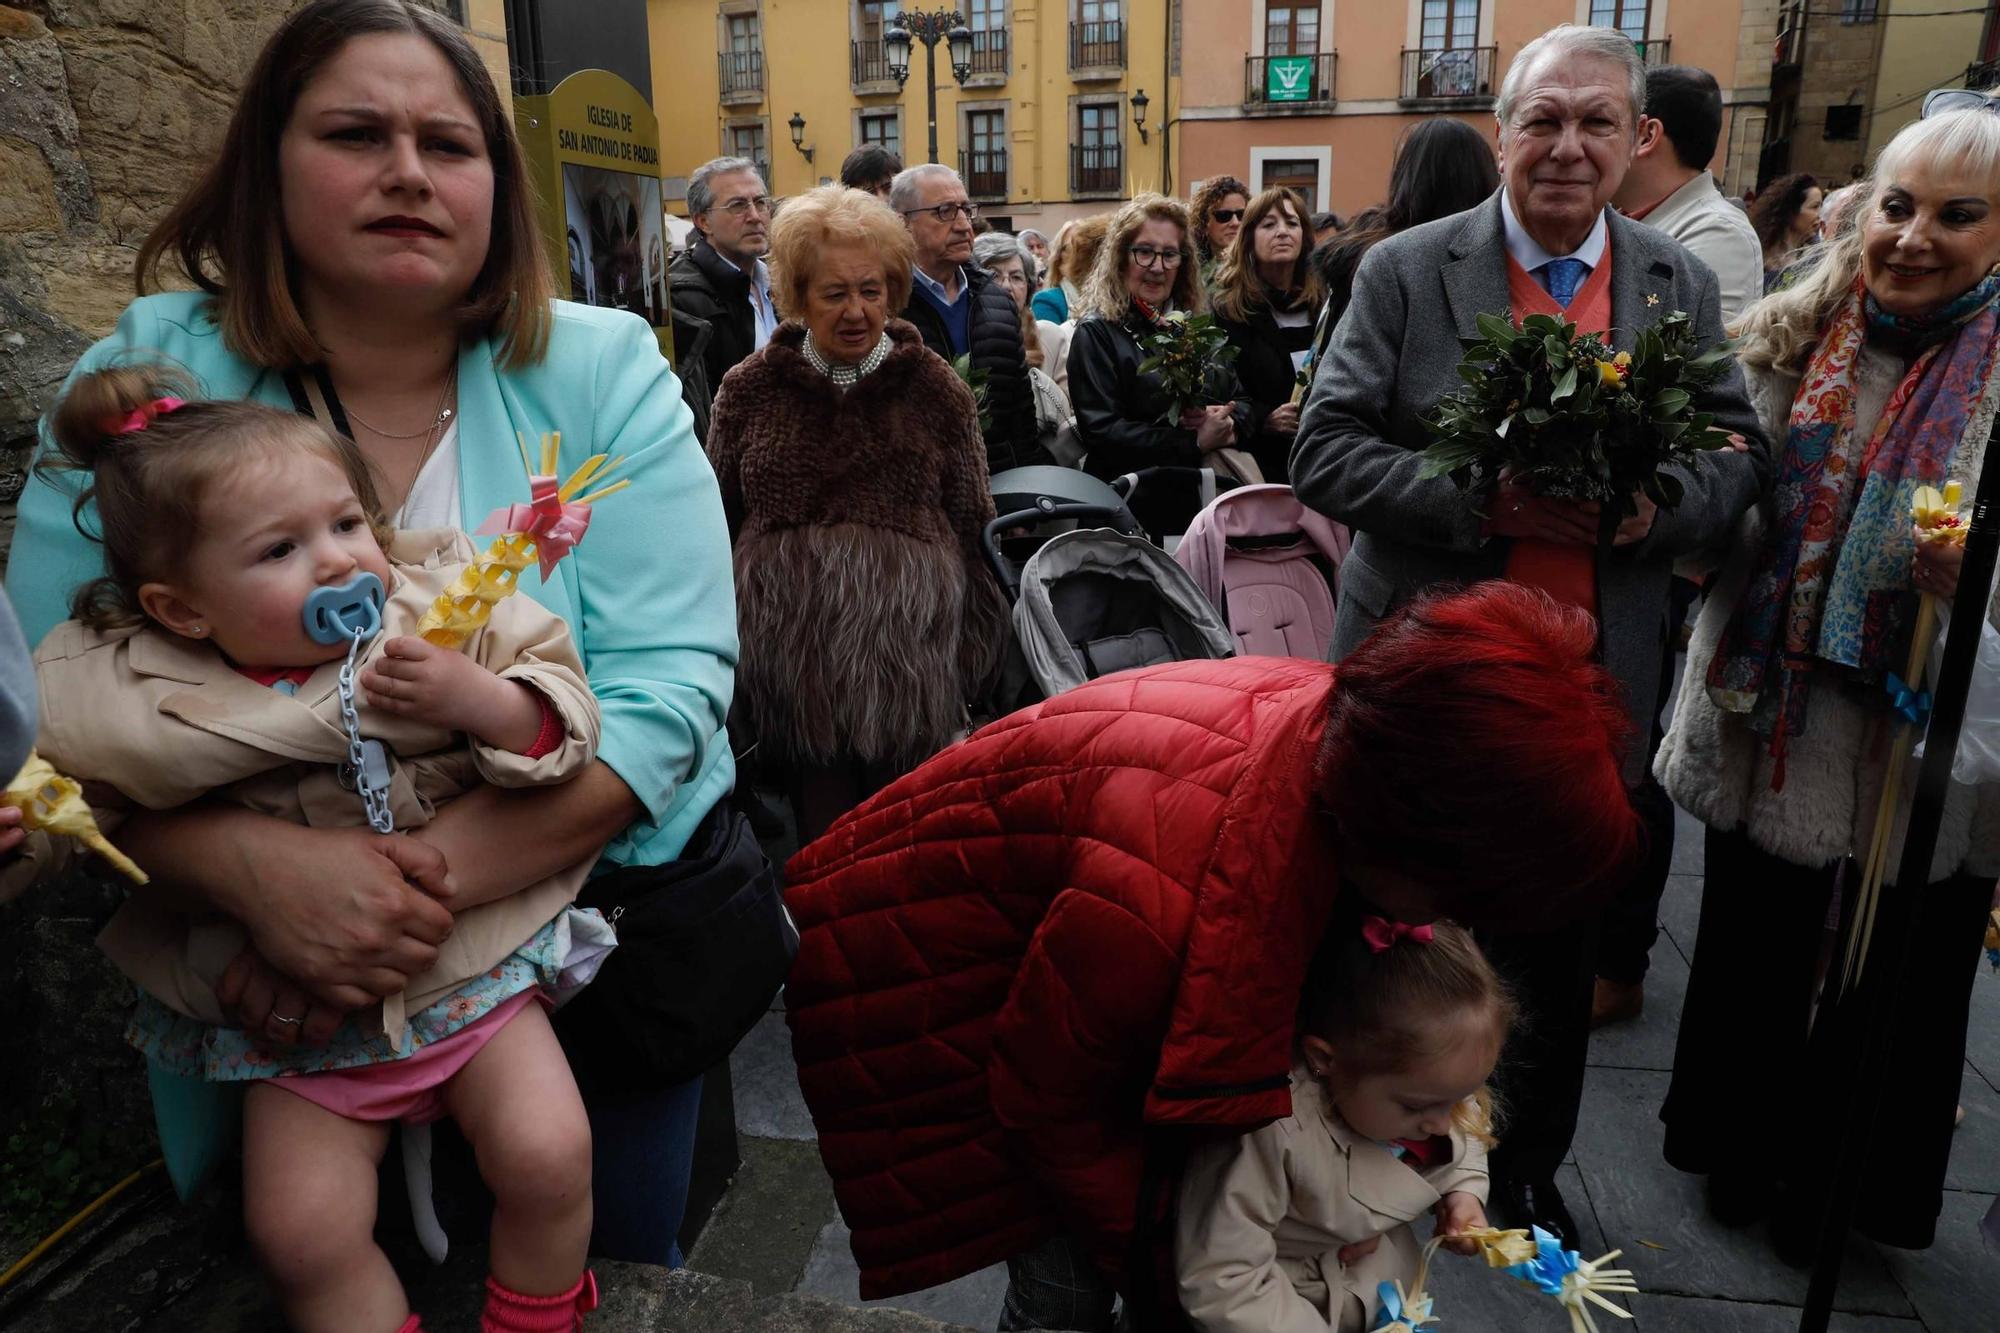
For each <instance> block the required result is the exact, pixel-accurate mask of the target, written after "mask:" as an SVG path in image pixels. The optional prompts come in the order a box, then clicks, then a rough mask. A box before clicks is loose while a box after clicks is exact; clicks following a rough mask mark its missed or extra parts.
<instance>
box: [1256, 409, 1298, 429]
mask: <svg viewBox="0 0 2000 1333" xmlns="http://www.w3.org/2000/svg"><path fill="white" fill-rule="evenodd" d="M1264 432H1265V433H1266V434H1267V435H1297V434H1298V433H1299V405H1298V404H1297V403H1286V404H1285V405H1284V406H1283V407H1274V408H1272V409H1271V415H1270V416H1268V417H1265V418H1264Z"/></svg>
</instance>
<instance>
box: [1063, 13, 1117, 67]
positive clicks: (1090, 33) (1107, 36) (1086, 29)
mask: <svg viewBox="0 0 2000 1333" xmlns="http://www.w3.org/2000/svg"><path fill="white" fill-rule="evenodd" d="M1124 70H1125V24H1124V23H1123V21H1121V20H1119V19H1107V20H1105V21H1103V22H1101V23H1072V24H1070V25H1069V72H1070V73H1071V74H1072V75H1074V76H1075V77H1077V78H1110V77H1113V76H1115V75H1118V74H1122V73H1123V72H1124Z"/></svg>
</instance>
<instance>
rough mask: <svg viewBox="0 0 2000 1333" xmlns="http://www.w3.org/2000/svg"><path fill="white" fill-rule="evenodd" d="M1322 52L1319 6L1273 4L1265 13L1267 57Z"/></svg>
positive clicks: (1265, 50)
mask: <svg viewBox="0 0 2000 1333" xmlns="http://www.w3.org/2000/svg"><path fill="white" fill-rule="evenodd" d="M1318 50H1319V4H1318V0H1314V3H1312V4H1283V5H1281V4H1272V5H1271V6H1269V7H1268V8H1267V9H1265V11H1264V54H1265V55H1267V56H1309V55H1312V54H1314V53H1315V52H1317V51H1318Z"/></svg>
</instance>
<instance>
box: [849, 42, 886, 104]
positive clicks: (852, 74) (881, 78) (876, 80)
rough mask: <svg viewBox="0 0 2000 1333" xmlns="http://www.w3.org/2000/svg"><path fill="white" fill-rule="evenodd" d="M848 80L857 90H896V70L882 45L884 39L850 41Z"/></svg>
mask: <svg viewBox="0 0 2000 1333" xmlns="http://www.w3.org/2000/svg"><path fill="white" fill-rule="evenodd" d="M848 47H849V55H848V81H849V82H850V83H852V84H853V85H854V89H855V91H857V92H859V91H861V90H862V89H864V88H871V85H872V91H876V92H894V91H895V89H896V86H897V85H896V74H895V71H894V70H892V69H890V68H889V52H888V49H887V48H886V47H884V46H883V45H882V39H881V38H879V37H877V38H874V39H873V40H864V41H857V42H850V43H848Z"/></svg>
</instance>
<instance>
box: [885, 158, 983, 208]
mask: <svg viewBox="0 0 2000 1333" xmlns="http://www.w3.org/2000/svg"><path fill="white" fill-rule="evenodd" d="M928 180H949V181H950V182H951V183H952V184H953V185H956V186H957V187H958V188H959V189H961V190H963V189H964V188H965V182H964V181H963V180H961V179H960V178H959V174H958V173H957V172H956V171H953V170H952V169H951V168H950V167H947V166H945V165H944V164H942V163H939V162H923V163H919V164H918V165H917V166H914V167H905V168H904V169H903V170H901V171H899V172H897V173H896V179H894V180H893V181H890V182H889V207H891V208H893V209H895V210H896V211H897V212H898V213H907V212H909V211H910V210H911V209H913V208H921V207H922V206H923V205H922V204H921V203H919V202H918V201H919V200H920V199H922V198H923V184H924V182H925V181H928Z"/></svg>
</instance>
